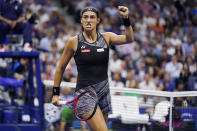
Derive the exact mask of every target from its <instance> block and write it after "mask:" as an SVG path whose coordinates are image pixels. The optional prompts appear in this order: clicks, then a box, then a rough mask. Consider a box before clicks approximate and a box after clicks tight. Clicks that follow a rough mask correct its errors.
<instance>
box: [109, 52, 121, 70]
mask: <svg viewBox="0 0 197 131" xmlns="http://www.w3.org/2000/svg"><path fill="white" fill-rule="evenodd" d="M121 63H122V60H120V59H119V58H118V54H117V53H114V54H113V57H112V59H110V60H109V70H110V71H111V73H114V72H115V71H116V70H120V69H121Z"/></svg>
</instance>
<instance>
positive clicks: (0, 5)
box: [0, 0, 32, 51]
mask: <svg viewBox="0 0 197 131" xmlns="http://www.w3.org/2000/svg"><path fill="white" fill-rule="evenodd" d="M27 19H28V17H27V15H24V12H23V6H22V3H20V2H19V1H18V0H14V1H13V0H0V30H1V31H0V46H1V47H0V51H5V48H4V44H5V41H6V35H7V34H8V33H14V34H22V35H23V39H24V43H25V44H24V50H25V51H31V50H32V48H31V46H30V44H31V42H32V24H31V23H29V21H26V20H27Z"/></svg>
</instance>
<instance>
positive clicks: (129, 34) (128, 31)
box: [105, 6, 134, 45]
mask: <svg viewBox="0 0 197 131" xmlns="http://www.w3.org/2000/svg"><path fill="white" fill-rule="evenodd" d="M118 12H119V14H120V17H121V18H122V20H123V23H124V26H125V35H117V34H115V33H112V32H106V33H105V35H106V36H107V38H108V40H109V41H108V42H109V44H110V45H120V44H127V43H130V42H132V41H133V40H134V32H133V28H132V26H131V24H130V21H129V9H128V8H127V7H125V6H118Z"/></svg>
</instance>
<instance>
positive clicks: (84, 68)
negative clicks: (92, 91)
mask: <svg viewBox="0 0 197 131" xmlns="http://www.w3.org/2000/svg"><path fill="white" fill-rule="evenodd" d="M74 59H75V62H76V65H77V71H78V78H77V87H76V89H79V88H83V87H87V86H90V85H93V84H96V83H98V82H101V81H103V80H105V79H108V75H107V70H108V61H109V47H108V45H107V43H106V41H105V39H104V38H103V36H102V35H101V34H100V33H98V34H97V40H96V41H95V42H94V43H89V42H87V41H86V40H85V38H84V36H83V34H82V33H80V34H79V35H78V46H77V51H76V53H75V55H74Z"/></svg>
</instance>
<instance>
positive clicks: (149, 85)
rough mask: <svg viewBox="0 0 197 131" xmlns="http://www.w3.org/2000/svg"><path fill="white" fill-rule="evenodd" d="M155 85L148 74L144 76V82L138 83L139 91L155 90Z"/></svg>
mask: <svg viewBox="0 0 197 131" xmlns="http://www.w3.org/2000/svg"><path fill="white" fill-rule="evenodd" d="M156 88H157V87H156V84H155V83H154V82H153V81H152V80H151V78H150V75H149V74H148V73H146V74H145V76H144V80H142V82H140V83H139V89H143V90H156Z"/></svg>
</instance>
